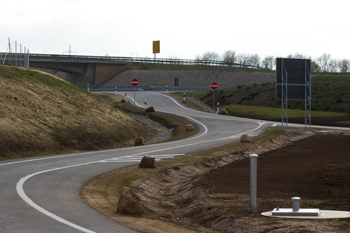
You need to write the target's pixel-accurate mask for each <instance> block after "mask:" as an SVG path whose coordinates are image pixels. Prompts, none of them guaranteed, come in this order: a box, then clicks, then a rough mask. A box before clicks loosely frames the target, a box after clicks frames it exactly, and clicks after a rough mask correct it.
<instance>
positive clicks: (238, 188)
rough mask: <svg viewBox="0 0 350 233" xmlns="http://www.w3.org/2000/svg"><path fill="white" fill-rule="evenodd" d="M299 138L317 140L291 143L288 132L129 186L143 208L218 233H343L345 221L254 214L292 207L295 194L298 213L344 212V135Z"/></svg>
mask: <svg viewBox="0 0 350 233" xmlns="http://www.w3.org/2000/svg"><path fill="white" fill-rule="evenodd" d="M304 134H310V135H313V134H316V135H315V136H311V137H308V138H306V139H303V140H300V141H296V142H294V141H291V139H293V138H294V139H295V136H296V135H292V134H290V135H289V136H288V137H282V138H279V139H276V140H272V141H269V142H268V143H265V144H263V145H258V146H256V147H254V148H252V149H248V150H244V151H240V152H239V153H235V154H231V155H226V156H224V157H220V158H219V159H218V158H216V159H205V160H204V161H203V162H202V163H197V164H190V165H184V166H177V167H174V168H172V169H168V170H163V171H160V172H159V173H157V174H156V175H154V176H151V177H149V178H148V179H146V181H143V183H142V184H141V183H138V182H137V181H136V183H134V187H135V188H136V189H137V190H138V192H139V194H141V195H140V196H142V198H141V199H142V200H143V201H144V202H145V204H146V208H147V209H149V210H150V211H151V212H152V213H155V214H156V215H159V216H162V217H164V218H166V219H169V220H171V221H173V222H177V223H179V224H181V225H190V226H191V225H192V226H198V225H201V226H204V227H206V228H211V229H215V230H218V231H220V232H270V231H274V232H320V231H322V232H324V231H332V232H348V230H350V220H349V219H345V220H332V221H326V220H321V221H313V220H303V221H295V220H285V219H270V218H266V217H262V216H260V212H264V211H270V210H272V209H273V208H275V207H277V206H279V207H289V208H290V207H291V205H292V202H291V200H290V198H291V197H293V196H299V197H301V199H302V201H301V203H300V207H301V208H306V207H308V208H310V207H311V208H320V209H324V210H345V211H350V195H349V194H350V188H349V187H350V169H349V167H350V166H349V165H350V162H349V153H348V151H349V149H350V134H349V133H346V135H343V134H339V133H337V134H331V133H320V132H309V133H307V132H305V133H304ZM304 136H308V135H303V136H302V137H304ZM299 138H300V137H299ZM286 143H287V144H289V145H288V146H286V147H283V145H285V144H286ZM278 148H279V149H278ZM276 149H278V150H276ZM269 150H270V151H269ZM266 151H269V152H266ZM264 152H265V153H264ZM251 153H258V154H259V158H258V213H257V214H250V210H249V158H246V157H247V156H248V155H249V154H251ZM197 229H198V228H197Z"/></svg>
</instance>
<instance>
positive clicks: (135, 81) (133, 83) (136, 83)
mask: <svg viewBox="0 0 350 233" xmlns="http://www.w3.org/2000/svg"><path fill="white" fill-rule="evenodd" d="M131 85H133V86H134V87H136V86H137V85H139V80H137V79H136V78H134V79H132V80H131Z"/></svg>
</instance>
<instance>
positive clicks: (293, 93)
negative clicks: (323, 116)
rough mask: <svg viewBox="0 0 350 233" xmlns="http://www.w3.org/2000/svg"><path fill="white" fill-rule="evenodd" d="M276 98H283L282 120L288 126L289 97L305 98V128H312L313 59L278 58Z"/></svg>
mask: <svg viewBox="0 0 350 233" xmlns="http://www.w3.org/2000/svg"><path fill="white" fill-rule="evenodd" d="M276 99H280V100H281V122H282V127H284V124H285V125H286V127H288V99H298V100H302V99H304V109H305V116H304V122H305V128H306V126H307V125H308V127H309V128H311V60H310V59H292V58H276Z"/></svg>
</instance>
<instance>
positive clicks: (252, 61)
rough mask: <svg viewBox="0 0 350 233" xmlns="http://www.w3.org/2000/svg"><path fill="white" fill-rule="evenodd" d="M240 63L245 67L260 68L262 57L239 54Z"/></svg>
mask: <svg viewBox="0 0 350 233" xmlns="http://www.w3.org/2000/svg"><path fill="white" fill-rule="evenodd" d="M238 61H239V63H240V64H243V65H250V66H258V65H259V64H260V57H259V55H258V54H247V53H242V54H239V56H238Z"/></svg>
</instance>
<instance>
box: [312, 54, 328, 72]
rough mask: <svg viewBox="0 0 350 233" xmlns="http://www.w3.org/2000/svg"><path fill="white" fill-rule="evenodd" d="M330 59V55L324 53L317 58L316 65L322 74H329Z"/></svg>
mask: <svg viewBox="0 0 350 233" xmlns="http://www.w3.org/2000/svg"><path fill="white" fill-rule="evenodd" d="M330 59H331V54H329V53H328V54H327V53H324V54H322V55H321V56H320V57H319V58H317V60H316V61H317V63H318V65H319V66H320V68H321V70H322V72H329V62H330Z"/></svg>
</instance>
